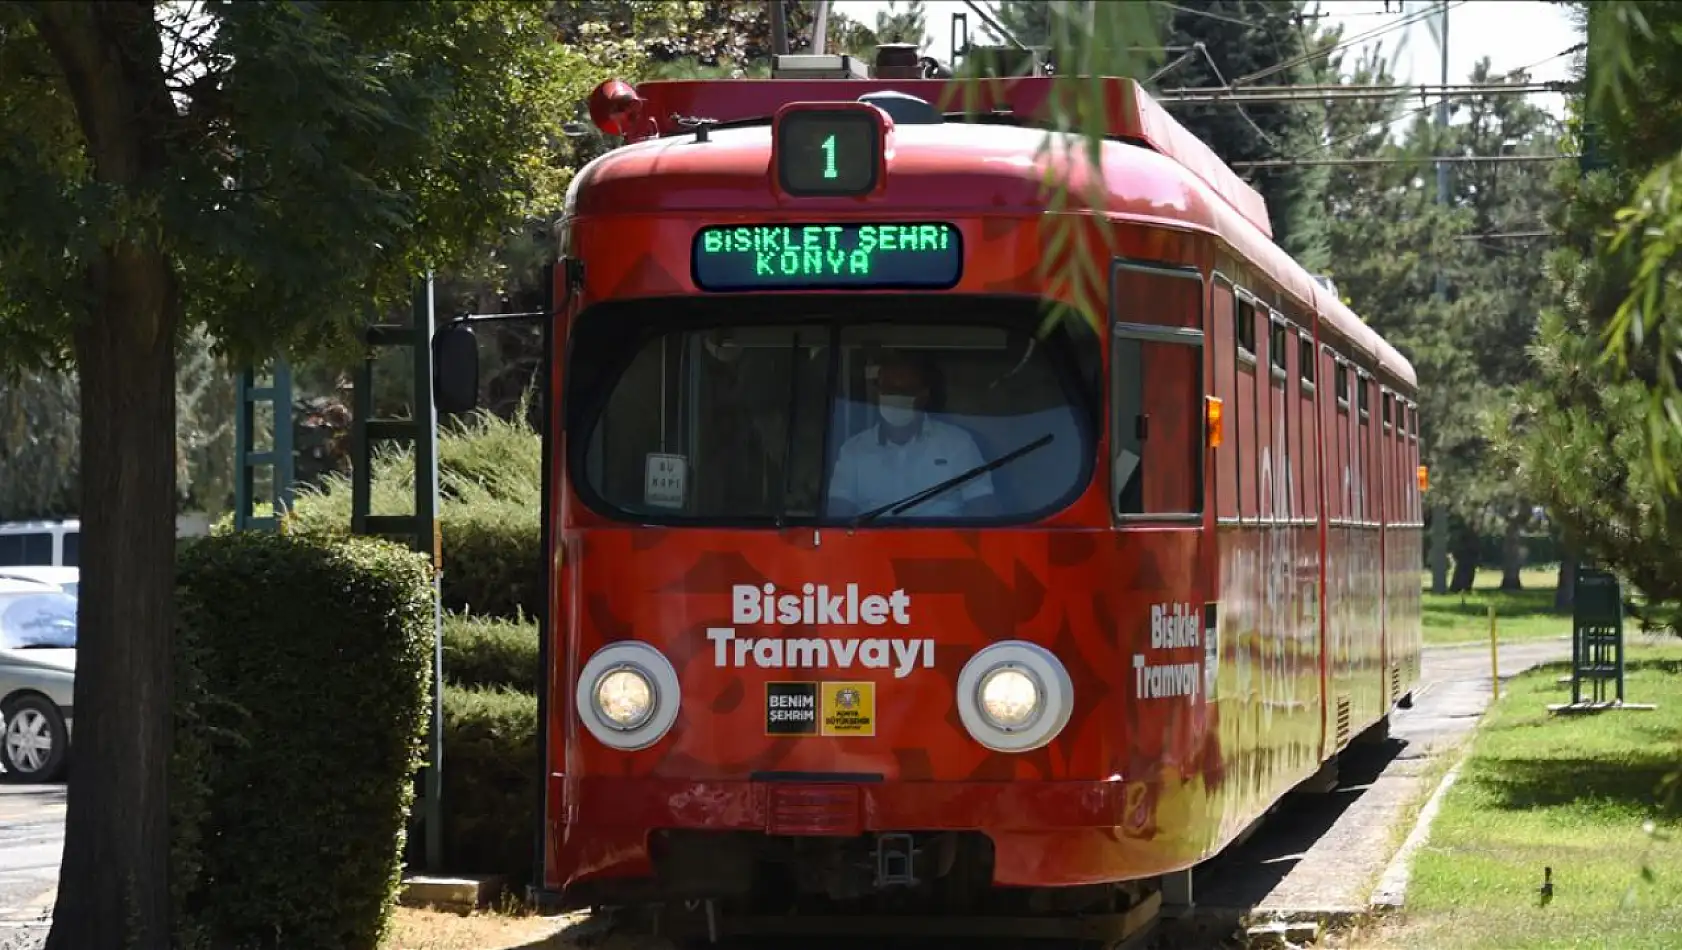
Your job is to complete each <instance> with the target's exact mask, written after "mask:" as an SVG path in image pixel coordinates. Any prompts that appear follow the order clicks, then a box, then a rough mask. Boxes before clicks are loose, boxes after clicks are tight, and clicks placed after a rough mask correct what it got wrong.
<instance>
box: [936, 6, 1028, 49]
mask: <svg viewBox="0 0 1682 950" xmlns="http://www.w3.org/2000/svg"><path fill="white" fill-rule="evenodd" d="M964 6H966V7H969V8H970V9H971V10H973V11H975V15H976V16H977V17H980V18H981V22H982V23H983V24H984V25H985V26H986V27H987V28H988V29H989V30H992V31H993V32H994V33H997V34H998V35H999V36H1000V38H1002V39H1003V40H1004V41H1005V42H1007V43H1009V44H1010V45H1012V46H1014V47H1016V48H1017V49H1019V50H1027V49H1028V47H1027V46H1026V45H1025V44H1024V43H1023V42H1022V41H1021V40H1019V39H1017V38H1016V37H1015V36H1014V35H1012V34H1011V32H1010V31H1009V30H1007V29H1005V28H1004V27H1002V26H1000V25H999V22H998V21H997V20H995V19H993V17H992V16H991V15H990V14H988V12H987V11H986V10H983V9H981V4H979V3H976V2H975V0H964ZM953 29H957V27H955V26H954V27H953Z"/></svg>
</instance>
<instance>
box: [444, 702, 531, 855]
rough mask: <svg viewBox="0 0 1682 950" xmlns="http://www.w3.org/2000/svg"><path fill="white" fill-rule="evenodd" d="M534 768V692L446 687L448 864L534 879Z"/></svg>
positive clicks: (445, 850) (445, 742) (445, 783)
mask: <svg viewBox="0 0 1682 950" xmlns="http://www.w3.org/2000/svg"><path fill="white" fill-rule="evenodd" d="M537 768H538V748H537V697H535V696H533V695H531V694H530V693H522V692H516V691H513V690H508V689H502V688H492V689H485V688H462V687H457V686H447V687H445V689H444V813H445V814H444V857H445V860H446V862H447V863H448V865H449V867H450V868H451V870H453V871H455V872H456V873H461V874H506V875H508V876H509V880H511V881H527V880H530V879H531V874H532V869H533V858H535V857H536V855H535V854H534V850H533V849H534V848H535V846H536V839H535V838H534V837H533V836H534V835H535V834H536V832H537V814H538V808H539V802H540V798H539V795H540V788H541V786H540V783H539V778H538V772H537Z"/></svg>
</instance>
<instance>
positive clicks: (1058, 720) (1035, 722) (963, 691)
mask: <svg viewBox="0 0 1682 950" xmlns="http://www.w3.org/2000/svg"><path fill="white" fill-rule="evenodd" d="M957 692H958V695H957V697H956V698H957V702H958V717H959V718H960V719H961V720H963V723H964V728H965V729H966V730H968V731H969V734H970V736H971V738H973V739H975V741H976V742H978V743H980V744H981V745H983V746H986V747H987V748H989V749H992V750H994V751H995V752H1027V751H1029V750H1032V749H1038V748H1039V747H1041V746H1043V745H1045V744H1046V743H1048V742H1050V741H1051V740H1052V739H1055V738H1056V737H1057V734H1058V733H1059V732H1062V731H1063V727H1064V726H1066V725H1068V724H1069V714H1070V713H1071V712H1072V711H1073V709H1074V698H1075V688H1074V682H1073V680H1071V679H1070V678H1069V671H1068V670H1067V669H1065V668H1064V666H1063V663H1062V661H1061V660H1059V659H1057V655H1056V654H1054V653H1052V652H1051V651H1050V650H1047V649H1046V648H1045V647H1042V646H1040V645H1039V644H1036V643H1028V642H1027V641H1024V640H1006V641H1004V642H1001V643H995V644H992V645H991V646H988V647H986V648H984V649H982V650H980V651H977V653H976V654H975V656H972V657H970V660H969V662H968V663H966V664H964V668H963V670H962V671H961V672H959V674H958V690H957Z"/></svg>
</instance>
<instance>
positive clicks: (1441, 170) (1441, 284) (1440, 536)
mask: <svg viewBox="0 0 1682 950" xmlns="http://www.w3.org/2000/svg"><path fill="white" fill-rule="evenodd" d="M1441 7H1442V18H1443V33H1442V56H1443V60H1442V62H1443V75H1442V84H1443V86H1444V87H1445V88H1446V87H1447V86H1448V0H1442V3H1441ZM1447 131H1448V95H1447V94H1446V93H1445V94H1444V95H1443V97H1442V99H1441V100H1440V101H1439V102H1438V103H1437V133H1438V135H1439V136H1440V135H1443V134H1444V133H1446V132H1447ZM1434 151H1436V153H1437V154H1439V155H1441V154H1442V153H1443V149H1442V147H1441V145H1440V144H1439V146H1438V147H1437V148H1436V149H1435V150H1434ZM1437 204H1438V205H1441V206H1442V207H1444V208H1446V207H1448V163H1447V162H1438V163H1437ZM1436 292H1437V302H1438V304H1440V305H1442V306H1447V305H1448V274H1447V272H1446V269H1445V262H1443V261H1441V260H1439V261H1437V288H1436ZM1436 509H1437V510H1436V512H1435V513H1434V515H1433V517H1432V518H1431V593H1433V594H1446V593H1448V505H1447V504H1445V503H1444V499H1443V498H1442V496H1441V494H1439V495H1438V496H1437V504H1436Z"/></svg>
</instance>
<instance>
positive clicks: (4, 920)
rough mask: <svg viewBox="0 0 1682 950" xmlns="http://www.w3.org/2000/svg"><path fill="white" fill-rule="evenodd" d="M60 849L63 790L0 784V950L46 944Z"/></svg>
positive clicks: (28, 949) (23, 949)
mask: <svg viewBox="0 0 1682 950" xmlns="http://www.w3.org/2000/svg"><path fill="white" fill-rule="evenodd" d="M63 850H64V786H63V785H0V950H36V948H38V947H40V946H42V945H43V944H45V943H46V940H47V930H48V929H49V928H50V927H51V921H52V910H53V899H54V896H55V894H56V888H57V885H58V866H59V858H60V856H61V855H62V853H63Z"/></svg>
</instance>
